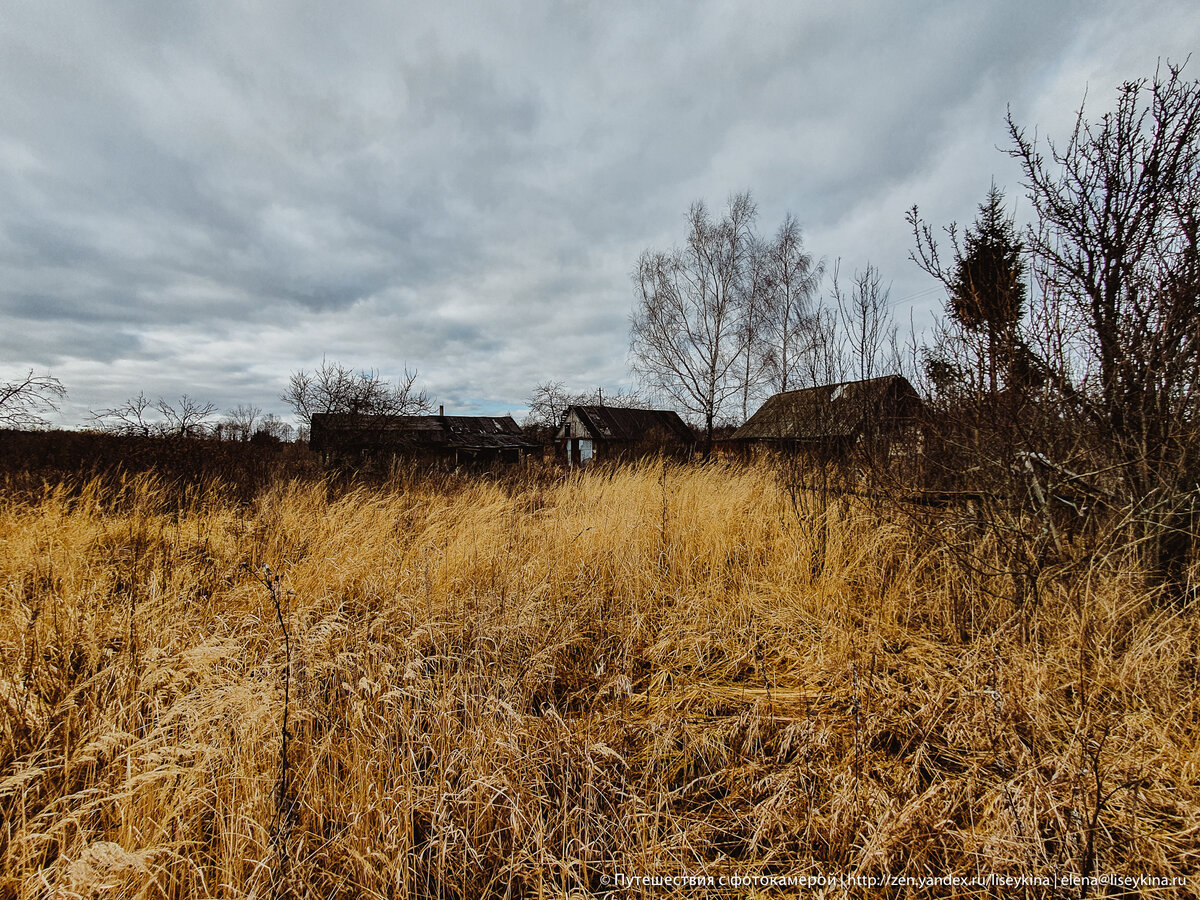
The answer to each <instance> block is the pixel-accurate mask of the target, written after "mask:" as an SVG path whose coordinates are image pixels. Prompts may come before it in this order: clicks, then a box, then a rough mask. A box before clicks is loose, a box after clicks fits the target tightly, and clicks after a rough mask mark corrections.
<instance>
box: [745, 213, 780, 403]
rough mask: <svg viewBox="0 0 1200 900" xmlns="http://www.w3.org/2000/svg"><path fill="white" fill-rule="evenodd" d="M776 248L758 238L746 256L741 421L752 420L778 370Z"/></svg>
mask: <svg viewBox="0 0 1200 900" xmlns="http://www.w3.org/2000/svg"><path fill="white" fill-rule="evenodd" d="M773 249H774V248H773V247H772V246H771V245H770V244H768V243H767V242H766V241H764V240H762V239H761V238H759V237H757V236H753V237H752V238H751V243H750V249H749V253H747V255H746V262H745V266H746V271H745V273H744V274H743V276H742V279H741V297H740V298H739V300H738V310H739V316H740V323H739V331H740V334H739V335H738V338H739V342H740V343H741V354H742V365H741V366H740V367H739V368H740V369H741V372H740V379H741V399H742V408H741V420H742V421H743V422H744V421H745V420H746V419H748V418H749V417H750V412H751V409H750V407H751V405H752V404H754V405H755V406H757V402H755V401H759V402H761V400H762V399H763V394H764V392H765V391H767V390H768V389H769V387H770V383H771V374H772V370H773V369H774V367H775V347H774V346H773V344H772V342H771V340H770V329H771V326H772V324H773V323H772V318H773V316H774V314H775V309H774V308H773V304H774V299H775V298H774V296H773V294H774V281H775V272H774V270H773V269H774V266H773V264H774V259H773V255H774V254H773Z"/></svg>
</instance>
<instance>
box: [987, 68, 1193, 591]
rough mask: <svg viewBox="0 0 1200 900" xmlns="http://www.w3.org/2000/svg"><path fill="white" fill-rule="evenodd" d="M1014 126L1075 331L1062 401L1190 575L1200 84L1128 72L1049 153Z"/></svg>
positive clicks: (1138, 524) (1169, 560) (1038, 258)
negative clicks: (1091, 117) (1106, 106)
mask: <svg viewBox="0 0 1200 900" xmlns="http://www.w3.org/2000/svg"><path fill="white" fill-rule="evenodd" d="M1008 125H1009V133H1010V136H1011V139H1012V144H1013V146H1012V149H1011V150H1010V154H1011V155H1012V156H1013V157H1014V158H1015V159H1016V160H1017V161H1018V162H1019V163H1020V165H1021V167H1022V169H1023V171H1024V176H1025V186H1026V189H1027V191H1028V195H1029V199H1030V200H1031V202H1032V204H1033V210H1034V213H1035V215H1036V224H1035V225H1034V226H1033V227H1032V228H1031V229H1030V230H1029V233H1028V238H1027V239H1028V243H1029V246H1030V248H1031V250H1032V253H1033V260H1034V272H1035V274H1036V276H1037V278H1038V279H1039V281H1040V283H1041V286H1042V289H1043V291H1044V292H1045V293H1046V295H1047V298H1048V305H1047V313H1048V316H1049V318H1050V319H1051V320H1057V321H1066V322H1067V323H1069V325H1070V326H1072V330H1073V332H1074V334H1075V335H1076V336H1077V337H1076V339H1075V340H1073V341H1070V342H1069V343H1068V344H1066V345H1063V346H1060V347H1058V348H1053V347H1047V348H1046V349H1047V350H1048V351H1054V352H1057V353H1059V354H1062V355H1061V357H1059V358H1051V359H1049V360H1047V362H1048V363H1049V365H1048V366H1047V368H1049V369H1051V370H1052V371H1053V372H1055V373H1056V375H1057V377H1056V378H1055V381H1054V383H1055V386H1056V387H1058V388H1060V390H1059V397H1060V400H1061V401H1062V404H1063V406H1064V410H1065V413H1064V414H1072V415H1075V416H1077V417H1078V418H1079V420H1080V422H1081V424H1083V425H1084V426H1085V427H1087V429H1088V431H1089V432H1090V433H1091V434H1093V435H1094V436H1095V438H1096V442H1095V443H1096V446H1095V450H1096V451H1097V455H1098V457H1099V458H1098V459H1096V462H1097V463H1098V464H1099V465H1098V468H1107V469H1108V470H1109V471H1111V472H1112V473H1113V475H1114V476H1115V477H1116V483H1115V485H1114V486H1115V487H1116V489H1117V493H1118V495H1119V496H1120V498H1121V500H1122V503H1123V505H1124V507H1125V513H1124V515H1125V518H1126V520H1127V521H1129V522H1130V523H1132V528H1133V532H1134V533H1133V535H1132V536H1133V537H1134V539H1135V540H1136V541H1137V542H1138V543H1139V545H1140V547H1141V548H1142V550H1143V553H1144V558H1145V560H1146V562H1147V564H1148V569H1149V570H1150V571H1152V572H1154V573H1157V574H1158V575H1159V576H1160V577H1162V578H1164V579H1166V580H1167V581H1178V580H1179V579H1180V578H1181V577H1182V572H1183V568H1184V567H1185V564H1186V563H1187V561H1188V560H1189V559H1190V558H1191V557H1192V556H1193V555H1194V551H1195V547H1194V541H1195V538H1194V535H1195V529H1196V526H1197V524H1198V523H1197V519H1198V518H1200V509H1198V506H1200V504H1198V489H1197V484H1198V483H1200V82H1197V81H1195V80H1193V81H1187V80H1185V79H1184V78H1183V76H1182V72H1181V67H1179V66H1175V65H1171V64H1167V65H1166V67H1165V71H1164V70H1163V69H1161V68H1160V70H1159V71H1158V72H1156V73H1155V75H1154V77H1153V78H1152V79H1142V80H1138V81H1131V82H1128V83H1126V84H1124V85H1122V86H1121V88H1120V89H1119V91H1118V96H1117V105H1116V108H1115V110H1113V111H1112V112H1109V113H1105V114H1104V115H1103V116H1101V117H1100V118H1099V120H1097V121H1095V122H1089V121H1088V120H1087V119H1086V118H1085V114H1084V108H1083V107H1082V106H1081V107H1080V110H1079V113H1078V116H1077V117H1076V123H1075V128H1074V130H1073V132H1072V133H1071V135H1070V137H1069V138H1068V140H1067V141H1066V142H1065V144H1054V143H1050V142H1047V144H1046V147H1045V154H1043V151H1042V150H1041V149H1039V146H1038V143H1037V142H1036V141H1035V140H1033V139H1031V138H1029V137H1028V136H1027V135H1026V133H1025V131H1024V130H1023V129H1022V128H1020V127H1019V126H1018V125H1017V124H1016V123H1015V122H1014V121H1013V119H1012V117H1011V115H1010V116H1009V121H1008ZM1068 376H1074V378H1073V380H1069V378H1068Z"/></svg>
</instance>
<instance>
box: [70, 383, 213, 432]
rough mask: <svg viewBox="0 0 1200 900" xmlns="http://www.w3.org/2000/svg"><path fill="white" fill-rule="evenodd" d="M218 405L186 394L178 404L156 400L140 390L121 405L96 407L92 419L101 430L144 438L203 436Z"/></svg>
mask: <svg viewBox="0 0 1200 900" xmlns="http://www.w3.org/2000/svg"><path fill="white" fill-rule="evenodd" d="M216 411H217V407H216V405H215V404H213V403H203V402H201V401H199V400H196V399H195V398H193V397H190V396H188V395H187V394H184V395H183V396H182V397H180V398H179V399H178V400H177V401H175V402H174V403H170V402H168V401H166V400H164V399H163V398H161V397H160V398H159V399H158V400H156V401H152V400H151V399H150V398H149V397H147V396H146V394H145V392H144V391H143V392H139V393H138V395H137V396H136V397H131V398H130V399H129V400H126V401H125V402H124V403H123V404H121V405H120V406H116V407H113V408H111V409H101V410H93V411H92V413H91V419H92V421H93V422H94V423H95V425H96V427H97V428H99V429H100V430H101V431H107V432H110V433H112V434H126V435H138V436H141V437H153V436H159V437H166V436H174V437H200V436H201V435H203V434H204V433H205V432H206V431H207V430H208V425H209V421H210V420H211V419H212V416H213V413H215V412H216Z"/></svg>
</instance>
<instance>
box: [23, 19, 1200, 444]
mask: <svg viewBox="0 0 1200 900" xmlns="http://www.w3.org/2000/svg"><path fill="white" fill-rule="evenodd" d="M1197 37H1200V26H1198V25H1197V17H1196V16H1195V15H1194V13H1193V11H1192V9H1191V5H1190V4H1188V3H1185V2H1182V0H1167V2H1157V3H1118V2H1115V0H1109V2H1098V3H1083V2H1081V0H1068V2H1064V3H1056V4H1023V5H1021V4H1018V5H1014V4H1011V3H1006V4H1002V3H999V2H984V3H973V4H955V3H948V2H940V3H935V2H915V3H906V4H894V3H885V2H879V0H877V2H858V3H853V2H852V3H844V4H836V5H835V4H794V3H783V2H777V3H755V4H732V3H721V2H700V3H683V2H674V3H663V4H633V3H628V4H620V3H618V4H600V3H584V2H578V3H557V2H549V0H547V2H526V3H520V4H477V3H471V4H466V3H463V4H437V5H434V4H415V3H392V2H386V3H385V2H378V3H371V2H351V3H347V4H340V5H337V6H331V5H329V4H318V3H315V2H308V3H304V2H296V3H286V4H285V3H270V2H265V3H256V4H199V3H179V4H162V3H153V2H142V3H135V2H115V3H100V2H86V0H84V2H77V3H65V2H32V0H17V2H14V3H10V4H8V5H7V6H6V11H5V16H4V17H3V18H2V19H0V78H3V83H4V85H5V87H4V89H3V90H2V91H0V200H2V201H3V202H0V378H2V377H5V373H11V372H16V371H20V370H24V369H27V368H30V367H32V368H35V369H37V370H40V371H45V370H50V371H52V372H53V374H55V375H56V376H58V377H59V378H61V379H62V380H63V382H64V383H65V384H66V386H67V387H68V389H69V391H70V403H69V404H68V405H67V407H66V408H65V409H64V418H63V421H64V422H65V423H67V424H70V423H73V422H80V421H83V420H84V419H85V417H86V413H87V410H88V409H95V408H102V407H108V406H113V405H115V404H118V403H120V402H121V401H123V400H124V399H125V398H127V397H129V396H132V395H135V394H136V393H138V391H141V390H145V391H146V392H147V393H148V394H151V395H155V396H157V395H159V394H163V395H171V394H175V395H178V394H179V393H183V392H187V393H189V394H192V395H193V396H199V397H202V398H203V399H205V400H211V401H213V402H215V403H217V404H218V406H220V407H222V408H226V407H230V406H234V405H236V404H238V403H242V402H246V403H252V404H255V405H260V406H263V407H264V408H268V409H275V410H277V411H280V412H283V411H284V410H283V409H282V408H281V404H280V403H279V401H278V395H279V393H280V390H281V389H282V387H283V385H284V383H285V382H286V380H287V377H288V374H289V373H290V372H291V371H294V370H296V369H299V368H312V367H313V366H314V365H317V364H319V363H320V361H321V359H322V357H325V358H328V359H333V360H338V361H340V362H344V363H346V364H348V365H354V366H360V367H364V368H375V369H378V370H380V371H381V372H383V373H384V374H396V373H398V372H400V371H402V370H403V368H404V367H405V366H408V367H409V368H418V369H419V370H420V372H421V375H422V381H423V382H424V383H426V384H427V386H428V387H429V388H430V389H431V391H432V392H433V393H434V394H435V395H436V396H438V397H439V398H440V399H441V400H442V402H445V403H446V404H447V406H448V408H455V409H457V410H458V411H462V412H471V411H479V412H502V411H505V410H513V411H518V410H520V408H521V407H522V405H523V400H524V398H525V397H526V396H527V395H528V393H529V391H530V389H531V388H532V387H533V386H534V385H536V384H537V383H539V382H541V381H546V380H562V381H565V382H567V383H568V384H570V385H572V386H574V387H576V388H578V389H583V388H589V387H594V386H595V385H597V384H600V385H604V386H615V385H617V384H620V383H624V382H627V381H628V377H629V376H628V374H627V371H626V352H627V346H628V334H627V329H628V316H629V312H630V307H631V303H632V296H633V295H632V285H631V280H630V273H631V271H632V269H633V266H634V263H635V261H636V259H637V256H638V254H639V253H640V252H641V251H642V250H643V249H646V248H647V247H666V246H669V245H670V244H672V243H676V242H678V241H681V240H682V239H683V237H684V234H683V229H684V225H683V214H684V212H685V211H686V209H687V207H688V205H689V204H690V203H691V202H692V201H694V200H697V199H705V200H706V201H707V202H708V203H709V204H710V206H712V207H714V208H718V207H720V206H721V205H722V204H723V203H724V201H725V198H726V197H727V196H728V195H729V194H731V193H733V192H737V191H741V190H745V189H749V190H752V191H753V192H754V195H755V198H756V199H757V201H758V204H759V210H760V223H759V224H760V227H761V229H762V230H763V231H764V232H766V233H769V232H771V231H773V230H774V229H775V227H776V226H777V225H778V223H779V221H780V220H781V219H782V217H783V215H784V214H785V213H786V212H788V211H791V212H793V213H795V214H796V215H797V217H798V218H799V220H800V222H801V223H802V225H803V227H804V229H805V234H806V240H807V243H808V246H809V248H810V249H811V250H812V251H813V252H814V253H816V254H817V255H819V256H823V257H825V258H827V259H828V260H834V259H838V258H840V259H842V260H843V265H844V266H846V267H850V268H854V267H860V266H862V265H865V264H866V262H867V261H868V260H870V261H871V262H873V263H874V264H875V265H877V266H879V267H880V269H881V270H882V271H883V274H884V278H885V280H886V281H889V282H891V284H892V296H893V298H894V299H895V300H896V301H897V307H898V308H897V314H898V317H900V318H902V319H907V316H908V310H907V307H908V306H909V305H912V306H914V307H915V308H914V310H913V312H914V319H915V320H918V319H919V320H920V322H921V323H924V322H927V321H928V320H929V317H930V316H931V315H932V313H933V312H934V311H935V310H936V309H937V308H938V306H939V304H940V300H939V298H938V296H937V292H936V291H934V290H933V289H932V288H931V287H930V285H929V282H928V279H925V278H924V277H923V276H922V275H921V273H920V272H919V271H917V270H916V268H915V267H914V266H913V265H912V264H911V262H909V261H908V259H907V255H908V249H909V247H910V245H911V236H910V235H909V234H908V233H907V231H906V226H905V224H904V219H903V216H904V211H905V210H906V209H907V208H909V207H910V206H912V205H913V204H914V203H917V204H920V205H921V207H922V209H923V211H924V212H925V213H926V215H927V216H928V217H929V218H930V219H931V220H932V221H934V222H945V221H949V220H950V219H958V220H959V221H964V222H965V221H969V220H970V219H971V218H972V217H973V216H974V212H975V206H976V204H977V203H978V202H979V201H980V200H981V199H982V197H983V194H984V192H985V191H986V190H987V187H988V185H989V184H990V182H991V180H992V179H993V178H995V179H996V181H997V183H998V184H1000V185H1001V186H1002V187H1004V188H1005V189H1006V190H1007V191H1008V195H1009V197H1010V199H1011V200H1012V201H1013V202H1014V205H1015V208H1016V209H1017V212H1018V215H1020V213H1021V205H1020V200H1019V198H1020V185H1019V178H1018V174H1017V173H1016V171H1015V169H1014V168H1013V167H1012V164H1011V161H1010V160H1008V159H1007V158H1006V157H1005V156H1004V154H1003V153H1001V152H998V150H997V149H996V148H997V147H1003V145H1004V144H1005V141H1006V135H1005V130H1004V116H1005V113H1006V111H1007V110H1009V109H1011V110H1012V112H1013V115H1014V117H1015V118H1016V119H1017V120H1018V121H1020V122H1022V123H1025V124H1028V125H1030V126H1036V127H1038V128H1039V129H1040V130H1041V133H1045V132H1049V133H1052V134H1053V133H1058V134H1062V133H1064V131H1065V130H1066V129H1067V128H1069V125H1070V123H1071V120H1072V117H1073V115H1074V113H1075V111H1076V110H1077V108H1078V104H1079V102H1080V100H1081V98H1082V97H1083V96H1084V92H1085V90H1087V91H1088V92H1089V98H1090V100H1089V103H1090V104H1092V106H1093V108H1098V109H1100V110H1103V109H1104V108H1105V107H1104V105H1103V104H1104V103H1105V102H1106V100H1107V98H1109V97H1111V96H1112V92H1113V90H1114V89H1115V87H1116V86H1117V84H1119V83H1120V82H1121V81H1123V80H1126V79H1128V78H1133V77H1138V76H1142V75H1146V74H1149V73H1150V72H1152V71H1153V68H1154V66H1155V65H1156V64H1157V62H1158V60H1159V59H1160V58H1171V59H1175V60H1182V59H1183V58H1184V57H1186V55H1187V53H1188V52H1189V50H1190V48H1191V47H1193V46H1195V45H1196V44H1197Z"/></svg>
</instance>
